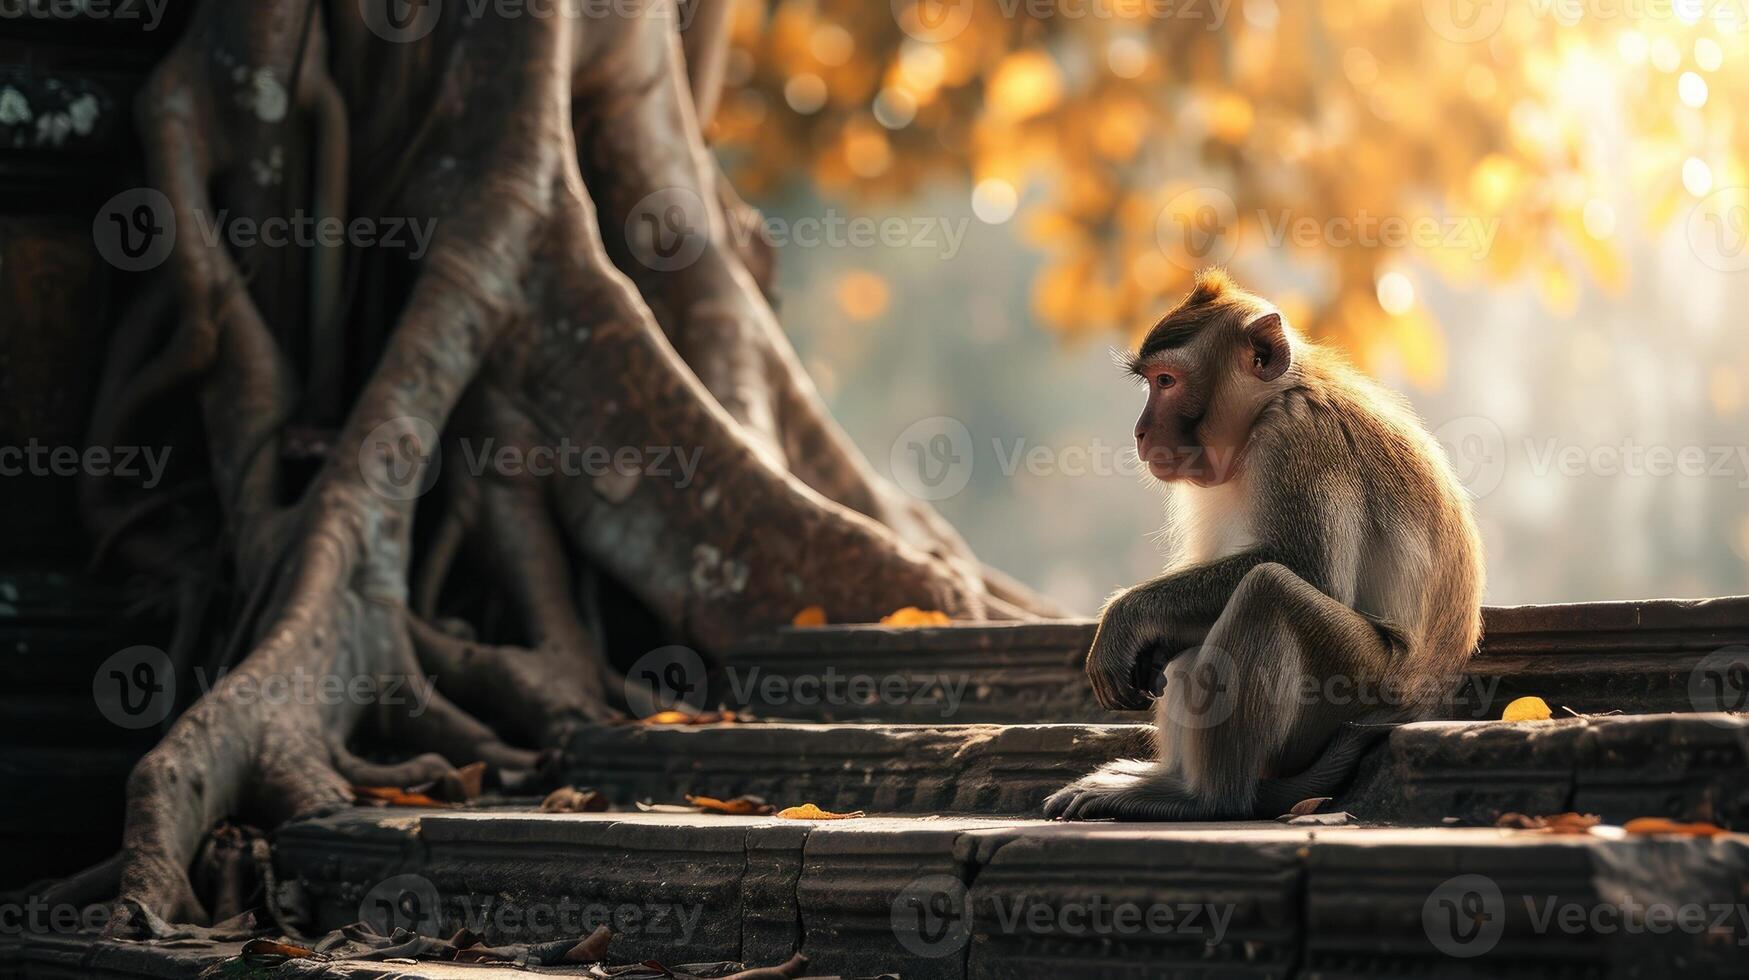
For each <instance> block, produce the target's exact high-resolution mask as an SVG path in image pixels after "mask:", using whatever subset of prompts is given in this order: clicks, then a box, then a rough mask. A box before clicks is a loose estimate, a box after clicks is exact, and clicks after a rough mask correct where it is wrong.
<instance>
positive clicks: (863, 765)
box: [567, 714, 1749, 826]
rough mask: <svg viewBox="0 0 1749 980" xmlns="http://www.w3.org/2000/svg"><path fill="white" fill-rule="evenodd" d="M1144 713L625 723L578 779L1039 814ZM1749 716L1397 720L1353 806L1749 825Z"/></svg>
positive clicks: (1422, 814) (787, 799)
mask: <svg viewBox="0 0 1749 980" xmlns="http://www.w3.org/2000/svg"><path fill="white" fill-rule="evenodd" d="M1150 732H1151V729H1149V728H1148V727H1146V726H1137V725H1032V726H994V725H961V726H952V725H946V726H909V725H864V726H857V725H805V724H759V725H740V724H737V725H711V726H700V727H663V726H611V727H599V728H587V729H583V730H580V731H579V732H578V733H577V735H576V737H575V739H574V741H573V743H572V746H571V751H570V753H569V758H570V759H572V760H573V761H572V762H571V769H570V771H569V773H568V774H567V778H568V779H569V780H570V781H571V782H574V783H576V784H578V785H586V786H594V787H599V788H601V789H602V790H603V791H604V792H607V793H608V794H609V796H610V798H611V799H612V800H613V801H614V802H616V803H619V804H622V805H629V804H630V803H632V802H633V801H636V800H644V799H649V800H654V801H656V802H680V801H681V800H682V798H683V797H684V796H685V795H686V794H687V793H694V794H701V795H706V796H715V797H719V798H727V797H732V796H738V795H742V794H750V795H755V796H763V797H765V798H766V799H768V800H770V801H771V802H773V803H776V804H780V805H789V804H796V803H803V802H812V803H817V804H819V805H820V806H822V807H825V808H827V809H830V810H868V811H871V812H883V813H909V814H943V813H948V814H978V815H991V814H1029V813H1036V812H1037V808H1038V807H1039V805H1040V804H1041V803H1042V802H1043V801H1044V798H1045V797H1046V796H1048V795H1049V794H1051V793H1052V792H1055V791H1056V790H1057V789H1059V788H1061V787H1062V786H1063V785H1064V784H1066V783H1067V782H1069V781H1070V780H1072V779H1074V778H1076V777H1078V776H1081V775H1084V774H1085V773H1087V772H1089V771H1091V770H1092V769H1094V768H1096V767H1097V766H1098V765H1100V764H1101V763H1104V762H1108V761H1111V760H1113V759H1120V758H1137V757H1146V756H1148V755H1149V754H1150V753H1151V749H1150V747H1149V737H1150ZM1746 775H1749V716H1742V715H1723V714H1686V715H1683V714H1670V715H1625V716H1619V717H1599V718H1587V719H1568V720H1564V721H1549V722H1531V723H1508V722H1425V723H1421V724H1415V725H1405V726H1402V727H1400V728H1398V729H1396V730H1395V731H1393V732H1391V733H1390V735H1389V737H1388V738H1387V739H1386V740H1385V741H1384V744H1383V745H1381V746H1379V747H1378V748H1375V749H1374V750H1373V751H1372V752H1371V753H1370V754H1369V755H1368V757H1367V759H1366V760H1365V761H1364V762H1363V764H1362V766H1361V768H1360V771H1359V773H1358V774H1357V776H1356V777H1355V780H1354V782H1353V783H1352V785H1351V786H1350V788H1349V791H1348V792H1347V793H1346V794H1344V795H1343V798H1342V801H1341V802H1342V803H1343V804H1344V805H1345V806H1346V807H1347V808H1348V809H1350V810H1352V811H1353V812H1355V813H1357V814H1360V815H1362V816H1363V817H1365V818H1367V819H1373V820H1383V821H1391V822H1401V823H1416V824H1422V823H1438V822H1439V821H1440V820H1441V819H1444V818H1447V817H1453V818H1458V819H1460V820H1463V821H1465V822H1471V823H1492V822H1493V820H1494V818H1495V816H1497V815H1498V814H1499V813H1500V812H1503V811H1519V812H1525V813H1558V812H1562V811H1565V810H1572V809H1579V810H1584V811H1587V812H1595V813H1600V814H1602V815H1603V816H1604V817H1605V818H1606V819H1630V818H1632V817H1637V816H1648V815H1660V816H1670V817H1678V818H1682V819H1691V820H1692V819H1705V820H1712V821H1715V822H1719V823H1721V824H1725V825H1730V826H1749V779H1746V778H1745V776H1746Z"/></svg>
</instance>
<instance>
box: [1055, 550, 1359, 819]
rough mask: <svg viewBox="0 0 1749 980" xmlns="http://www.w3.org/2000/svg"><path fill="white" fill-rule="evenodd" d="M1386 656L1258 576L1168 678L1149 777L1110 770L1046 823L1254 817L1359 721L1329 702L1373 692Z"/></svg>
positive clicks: (1301, 591) (1328, 603)
mask: <svg viewBox="0 0 1749 980" xmlns="http://www.w3.org/2000/svg"><path fill="white" fill-rule="evenodd" d="M1391 655H1392V648H1391V644H1390V643H1389V641H1388V640H1387V638H1386V637H1385V635H1384V634H1382V633H1381V632H1380V631H1379V629H1378V628H1377V627H1376V626H1375V625H1374V624H1373V623H1372V622H1371V621H1369V620H1368V619H1366V618H1365V617H1364V616H1361V615H1360V614H1359V613H1356V612H1355V611H1354V610H1352V609H1349V608H1348V607H1347V606H1344V605H1342V604H1341V603H1340V602H1337V601H1336V600H1334V599H1332V598H1330V597H1329V596H1327V595H1325V594H1324V593H1322V592H1320V591H1318V590H1317V589H1316V588H1314V587H1312V586H1311V585H1309V584H1307V583H1306V582H1305V580H1303V579H1301V578H1300V577H1299V576H1297V575H1295V574H1294V573H1293V572H1291V571H1290V570H1288V569H1287V568H1286V567H1284V566H1282V565H1278V564H1265V565H1259V566H1258V567H1257V568H1255V569H1253V570H1252V571H1251V572H1250V573H1248V574H1247V575H1246V576H1245V578H1244V580H1243V581H1242V582H1241V583H1240V585H1239V588H1238V589H1237V590H1236V591H1235V592H1234V593H1233V598H1232V599H1231V600H1230V601H1229V602H1228V603H1227V606H1226V608H1225V610H1224V611H1223V612H1222V613H1221V616H1220V619H1218V620H1217V621H1216V623H1215V626H1214V628H1213V629H1212V630H1210V631H1209V638H1208V642H1207V643H1206V644H1204V646H1203V647H1202V648H1201V649H1199V650H1197V651H1194V652H1192V653H1187V654H1185V655H1183V656H1180V657H1178V658H1177V659H1175V660H1173V661H1172V662H1171V663H1170V664H1169V665H1168V666H1167V669H1166V690H1165V693H1164V694H1163V695H1162V696H1161V698H1160V699H1159V700H1158V701H1157V702H1156V715H1157V717H1156V722H1157V724H1158V725H1159V729H1160V731H1159V738H1160V758H1159V760H1158V761H1157V762H1155V763H1154V764H1153V765H1152V766H1151V767H1148V768H1145V769H1144V768H1139V767H1138V766H1137V764H1136V763H1135V762H1124V763H1113V764H1111V765H1108V766H1106V767H1104V768H1102V769H1100V770H1098V771H1097V772H1094V773H1093V774H1091V775H1089V776H1087V777H1085V778H1083V779H1081V780H1080V781H1078V782H1076V783H1073V784H1071V785H1070V786H1068V787H1066V788H1065V789H1063V790H1062V791H1060V792H1058V793H1057V794H1055V795H1053V796H1052V797H1051V798H1050V799H1049V800H1047V801H1046V803H1045V812H1046V814H1047V815H1050V816H1063V817H1068V818H1076V817H1081V818H1093V817H1115V818H1117V819H1120V820H1230V819H1242V818H1247V817H1252V816H1255V815H1256V806H1257V803H1258V794H1259V786H1260V782H1261V781H1262V777H1263V776H1265V775H1269V774H1274V773H1296V772H1299V771H1300V770H1303V769H1305V768H1306V767H1307V766H1309V765H1310V764H1311V763H1312V762H1313V760H1315V759H1316V758H1317V757H1318V753H1319V752H1320V750H1322V749H1323V748H1324V746H1325V745H1326V744H1327V743H1329V741H1330V739H1331V737H1332V736H1333V735H1335V733H1336V731H1337V729H1338V728H1339V727H1340V726H1341V725H1342V723H1343V722H1345V721H1348V720H1350V719H1351V718H1353V717H1355V716H1357V715H1358V714H1359V713H1360V712H1361V708H1362V706H1361V705H1359V704H1353V703H1350V704H1341V703H1337V702H1336V701H1335V700H1333V699H1332V698H1331V697H1330V694H1332V693H1335V692H1338V691H1340V690H1346V691H1354V690H1356V689H1360V688H1363V687H1365V686H1368V685H1373V684H1376V683H1378V681H1379V680H1381V679H1382V677H1383V675H1384V671H1385V669H1386V667H1387V665H1388V663H1389V660H1390V657H1391ZM1333 681H1334V682H1338V683H1334V684H1333V683H1332V682H1333ZM1350 700H1353V699H1350ZM1270 802H1271V804H1272V805H1273V803H1274V802H1276V801H1274V800H1271V801H1270Z"/></svg>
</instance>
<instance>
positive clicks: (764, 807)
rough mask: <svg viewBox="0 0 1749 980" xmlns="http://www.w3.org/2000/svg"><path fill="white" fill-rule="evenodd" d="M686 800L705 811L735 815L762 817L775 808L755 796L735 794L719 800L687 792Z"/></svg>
mask: <svg viewBox="0 0 1749 980" xmlns="http://www.w3.org/2000/svg"><path fill="white" fill-rule="evenodd" d="M686 802H688V803H691V804H692V805H693V806H696V807H699V808H700V809H702V810H704V811H705V812H707V813H727V814H729V815H730V816H737V817H762V816H765V815H766V814H768V813H770V812H771V811H773V810H775V809H777V808H776V807H774V806H772V805H771V804H769V803H767V802H765V801H764V800H762V799H760V798H759V797H757V796H737V797H735V798H734V799H732V800H719V799H715V798H713V797H709V796H693V795H691V794H688V795H687V797H686Z"/></svg>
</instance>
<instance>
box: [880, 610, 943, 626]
mask: <svg viewBox="0 0 1749 980" xmlns="http://www.w3.org/2000/svg"><path fill="white" fill-rule="evenodd" d="M881 625H882V626H951V625H953V620H952V619H951V618H950V617H949V616H948V615H947V613H944V612H940V611H938V610H935V609H928V610H925V609H919V608H917V607H916V606H906V607H905V608H903V609H900V610H897V611H895V612H893V613H890V614H888V615H886V616H882V617H881Z"/></svg>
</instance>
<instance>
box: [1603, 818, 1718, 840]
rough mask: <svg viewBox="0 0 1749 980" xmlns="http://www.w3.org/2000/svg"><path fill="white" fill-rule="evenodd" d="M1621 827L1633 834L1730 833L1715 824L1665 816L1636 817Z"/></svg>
mask: <svg viewBox="0 0 1749 980" xmlns="http://www.w3.org/2000/svg"><path fill="white" fill-rule="evenodd" d="M1621 829H1622V830H1625V831H1627V832H1628V833H1629V834H1633V835H1635V836H1646V835H1650V834H1670V835H1672V836H1677V837H1717V836H1718V835H1720V834H1728V833H1730V831H1728V830H1726V829H1725V828H1723V827H1720V826H1718V825H1716V824H1710V823H1704V822H1698V823H1680V822H1678V821H1675V820H1671V819H1669V818H1667V817H1636V818H1634V819H1633V820H1629V821H1628V822H1627V823H1624V824H1622V826H1621Z"/></svg>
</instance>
